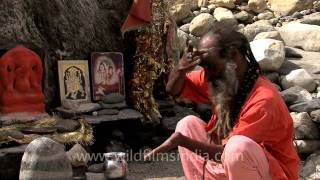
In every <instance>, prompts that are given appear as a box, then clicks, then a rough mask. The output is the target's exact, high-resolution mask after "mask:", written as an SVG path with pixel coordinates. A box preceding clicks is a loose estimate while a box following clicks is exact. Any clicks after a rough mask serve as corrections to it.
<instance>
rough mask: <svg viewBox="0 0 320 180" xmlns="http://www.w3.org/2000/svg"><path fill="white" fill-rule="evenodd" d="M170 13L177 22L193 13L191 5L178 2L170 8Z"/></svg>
mask: <svg viewBox="0 0 320 180" xmlns="http://www.w3.org/2000/svg"><path fill="white" fill-rule="evenodd" d="M170 14H171V16H172V17H173V18H174V19H175V21H176V22H177V23H180V22H181V21H182V20H183V19H185V18H187V17H189V16H191V15H192V12H191V9H190V5H188V4H177V5H174V6H172V7H171V8H170Z"/></svg>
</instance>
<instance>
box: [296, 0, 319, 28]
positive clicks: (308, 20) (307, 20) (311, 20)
mask: <svg viewBox="0 0 320 180" xmlns="http://www.w3.org/2000/svg"><path fill="white" fill-rule="evenodd" d="M319 2H320V1H319ZM298 22H300V23H302V24H311V25H318V26H320V12H316V13H312V14H310V15H307V16H304V17H303V18H302V19H299V20H298Z"/></svg>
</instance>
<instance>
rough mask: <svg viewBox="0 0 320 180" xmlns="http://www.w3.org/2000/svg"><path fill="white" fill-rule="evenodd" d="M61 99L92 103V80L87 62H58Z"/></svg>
mask: <svg viewBox="0 0 320 180" xmlns="http://www.w3.org/2000/svg"><path fill="white" fill-rule="evenodd" d="M58 73H59V85H60V99H61V102H62V101H64V100H71V101H79V102H89V101H91V93H90V78H89V68H88V61H87V60H60V61H58Z"/></svg>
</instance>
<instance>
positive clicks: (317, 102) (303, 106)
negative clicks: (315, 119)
mask: <svg viewBox="0 0 320 180" xmlns="http://www.w3.org/2000/svg"><path fill="white" fill-rule="evenodd" d="M289 109H290V110H291V111H294V112H312V111H315V110H317V109H320V99H313V100H311V101H308V102H302V103H298V104H294V105H291V106H289Z"/></svg>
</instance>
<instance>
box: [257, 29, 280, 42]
mask: <svg viewBox="0 0 320 180" xmlns="http://www.w3.org/2000/svg"><path fill="white" fill-rule="evenodd" d="M258 39H274V40H278V41H283V40H282V38H281V36H280V33H279V32H278V31H270V32H262V33H259V34H257V36H256V37H255V38H254V40H258Z"/></svg>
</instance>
